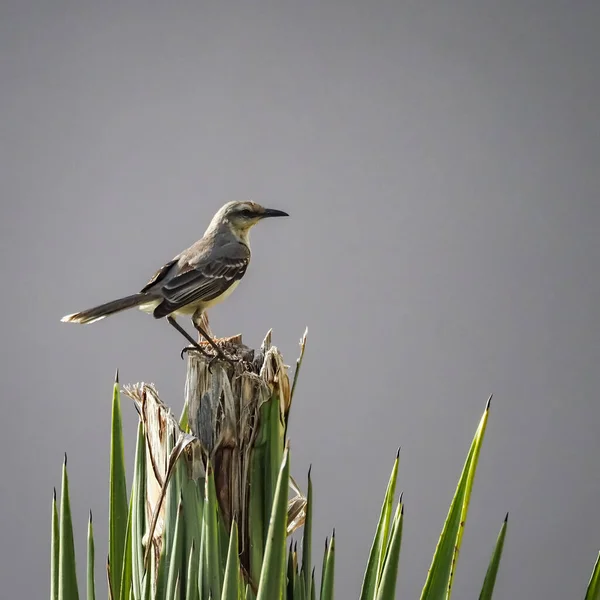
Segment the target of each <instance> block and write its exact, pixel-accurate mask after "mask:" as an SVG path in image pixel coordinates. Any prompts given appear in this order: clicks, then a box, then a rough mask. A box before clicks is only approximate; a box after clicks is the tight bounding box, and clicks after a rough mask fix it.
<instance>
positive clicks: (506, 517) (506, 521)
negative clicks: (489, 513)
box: [504, 513, 508, 523]
mask: <svg viewBox="0 0 600 600" xmlns="http://www.w3.org/2000/svg"><path fill="white" fill-rule="evenodd" d="M504 522H505V523H508V513H506V516H505V517H504Z"/></svg>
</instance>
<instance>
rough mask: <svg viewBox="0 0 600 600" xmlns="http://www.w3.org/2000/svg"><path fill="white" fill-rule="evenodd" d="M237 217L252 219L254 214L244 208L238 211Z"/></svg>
mask: <svg viewBox="0 0 600 600" xmlns="http://www.w3.org/2000/svg"><path fill="white" fill-rule="evenodd" d="M238 215H239V216H240V217H243V218H244V219H253V218H254V216H255V215H254V212H253V211H251V210H248V209H247V208H244V209H242V210H240V212H239V213H238Z"/></svg>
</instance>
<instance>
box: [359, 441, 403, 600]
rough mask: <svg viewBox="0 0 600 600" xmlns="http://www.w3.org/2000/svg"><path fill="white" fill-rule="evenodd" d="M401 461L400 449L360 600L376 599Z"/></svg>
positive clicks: (386, 493) (389, 483) (381, 513)
mask: <svg viewBox="0 0 600 600" xmlns="http://www.w3.org/2000/svg"><path fill="white" fill-rule="evenodd" d="M399 462H400V450H398V452H397V454H396V460H395V461H394V466H393V468H392V473H391V475H390V479H389V481H388V485H387V489H386V492H385V497H384V499H383V504H382V506H381V512H380V514H379V522H378V523H377V530H376V532H375V538H374V539H373V544H372V545H371V552H370V554H369V561H368V562H367V568H366V570H365V575H364V578H363V584H362V589H361V592H360V600H374V598H375V594H376V591H377V585H378V582H379V578H380V576H381V570H382V568H383V559H384V556H385V550H386V547H387V538H388V528H389V523H390V518H391V516H392V507H393V504H394V495H395V493H396V480H397V479H398V464H399Z"/></svg>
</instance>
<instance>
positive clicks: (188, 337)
mask: <svg viewBox="0 0 600 600" xmlns="http://www.w3.org/2000/svg"><path fill="white" fill-rule="evenodd" d="M167 321H168V322H169V325H172V326H173V327H175V329H177V331H179V333H180V334H181V335H182V336H183V337H184V338H185V339H186V340H187V341H188V342H190V344H192V346H193V348H194V350H198V351H199V352H200V354H202V355H203V356H206V358H211V356H210V354H208V352H206V350H205V349H204V348H203V347H202V346H201V345H200V344H199V343H198V342H197V341H196V340H195V339H194V338H193V337H192V336H191V335H190V334H189V333H188V332H187V331H186V330H185V329H184V328H183V327H182V326H181V325H180V324H179V323H178V322H177V321H176V320H175V317H171V316H168V317H167ZM186 350H187V348H184V349H183V350H182V351H181V358H183V354H184V352H185V351H186Z"/></svg>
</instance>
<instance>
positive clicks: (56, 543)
mask: <svg viewBox="0 0 600 600" xmlns="http://www.w3.org/2000/svg"><path fill="white" fill-rule="evenodd" d="M51 548H52V552H51V554H50V598H51V599H52V600H58V564H59V552H60V532H59V524H58V509H57V506H56V488H54V493H53V494H52V538H51Z"/></svg>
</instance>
